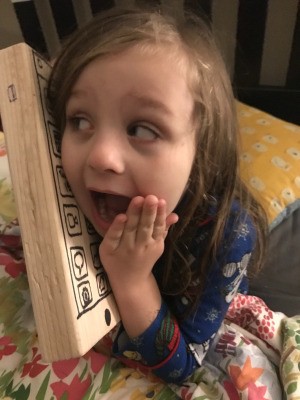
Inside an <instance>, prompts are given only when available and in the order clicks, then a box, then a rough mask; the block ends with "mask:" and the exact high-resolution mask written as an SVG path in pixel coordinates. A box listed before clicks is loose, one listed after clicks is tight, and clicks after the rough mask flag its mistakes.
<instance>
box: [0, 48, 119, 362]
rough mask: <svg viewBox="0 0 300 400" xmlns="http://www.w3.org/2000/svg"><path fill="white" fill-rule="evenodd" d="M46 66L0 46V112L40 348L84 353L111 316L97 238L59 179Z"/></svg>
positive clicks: (55, 354)
mask: <svg viewBox="0 0 300 400" xmlns="http://www.w3.org/2000/svg"><path fill="white" fill-rule="evenodd" d="M49 72H50V66H49V65H48V64H47V63H46V62H45V61H44V60H43V59H42V58H41V57H40V56H39V55H38V54H37V53H35V52H34V51H33V50H32V49H31V48H30V47H28V46H27V45H25V44H18V45H15V46H11V47H9V48H7V49H5V50H2V51H0V113H1V119H2V124H3V129H4V133H5V139H6V144H7V148H8V156H9V164H10V170H11V176H12V182H13V189H14V195H15V200H16V206H17V211H18V218H19V223H20V228H21V235H22V242H23V247H24V255H25V260H26V266H27V274H28V280H29V285H30V291H31V297H32V303H33V311H34V315H35V320H36V325H37V331H38V336H39V342H40V347H41V352H42V355H43V358H44V360H45V361H55V360H59V359H68V358H72V357H77V356H81V355H83V354H85V353H86V352H87V351H88V350H89V349H90V348H91V347H93V345H95V344H96V343H97V342H98V340H99V339H100V338H101V337H102V336H104V335H105V334H106V333H107V332H108V331H109V330H110V329H112V328H113V327H114V326H115V324H116V323H117V322H118V321H119V315H118V312H117V308H116V305H115V302H114V299H113V297H112V293H111V289H110V287H109V284H108V281H107V278H106V275H105V273H104V270H103V268H102V267H101V265H100V262H99V257H98V246H99V238H98V237H97V235H96V234H95V232H94V231H93V229H92V227H91V226H90V224H89V223H88V222H87V221H86V220H85V218H84V216H83V215H82V213H81V212H80V210H79V208H78V207H77V204H76V202H75V199H74V197H73V194H72V192H71V190H70V187H69V185H68V183H67V181H66V179H65V176H64V173H63V170H62V167H61V160H60V140H59V135H58V132H57V130H56V128H55V126H54V124H53V121H52V118H51V115H50V114H49V112H48V111H47V106H46V103H45V99H44V93H45V88H46V85H47V76H48V74H49Z"/></svg>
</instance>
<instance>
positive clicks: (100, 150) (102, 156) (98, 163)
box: [88, 135, 125, 174]
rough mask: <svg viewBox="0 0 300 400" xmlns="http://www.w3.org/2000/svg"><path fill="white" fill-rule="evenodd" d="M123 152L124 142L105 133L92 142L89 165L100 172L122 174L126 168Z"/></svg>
mask: <svg viewBox="0 0 300 400" xmlns="http://www.w3.org/2000/svg"><path fill="white" fill-rule="evenodd" d="M123 153H124V152H123V149H122V144H121V143H120V141H119V140H118V138H113V137H109V135H105V137H101V138H98V139H97V140H96V141H95V142H94V143H93V144H92V146H91V149H90V153H89V156H88V166H89V167H90V168H92V169H93V170H95V171H97V172H99V173H101V172H113V173H116V174H122V173H123V172H124V168H125V164H124V157H123Z"/></svg>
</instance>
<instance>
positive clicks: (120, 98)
mask: <svg viewBox="0 0 300 400" xmlns="http://www.w3.org/2000/svg"><path fill="white" fill-rule="evenodd" d="M166 50H167V49H164V50H162V51H161V52H159V53H157V54H154V55H153V54H152V55H151V54H148V53H147V52H143V53H142V54H141V53H140V52H139V51H138V50H137V49H135V48H132V49H129V50H126V51H124V52H122V53H119V54H117V55H111V56H106V57H104V58H99V59H96V60H94V61H93V62H91V63H90V64H89V65H88V66H87V67H85V69H84V70H83V72H82V73H81V75H80V76H79V79H78V80H77V81H76V83H75V85H74V87H73V90H72V93H71V96H70V98H69V100H68V102H67V105H66V118H67V123H66V128H65V131H64V134H63V139H62V161H63V167H64V170H65V173H66V176H67V179H68V181H69V183H70V185H71V188H72V191H73V193H74V195H75V197H76V200H77V202H78V204H79V206H80V208H81V209H82V211H83V213H84V214H85V215H86V216H87V218H88V219H89V220H90V221H91V223H92V224H93V225H94V226H95V229H96V230H97V231H98V232H99V233H100V234H101V235H103V234H105V232H106V231H107V230H108V228H109V226H110V224H111V223H112V221H113V219H114V217H115V216H116V215H117V214H119V213H121V212H122V213H124V212H126V209H127V206H128V204H129V201H130V200H131V199H132V198H133V197H135V196H146V195H149V194H152V195H155V196H157V198H159V199H164V200H165V201H166V204H167V213H168V214H169V213H171V212H172V211H173V210H174V208H175V207H176V205H177V204H178V202H179V200H180V198H181V196H182V194H183V193H184V191H185V188H186V185H187V182H188V179H189V175H190V172H191V167H192V164H193V160H194V154H195V132H194V130H193V126H192V125H193V124H192V112H193V106H194V102H193V98H192V95H191V93H190V91H189V89H188V87H187V82H186V77H185V76H186V72H185V71H183V69H184V68H182V66H181V68H180V67H179V66H178V65H177V63H176V62H175V61H174V60H173V61H172V57H166V55H165V53H166Z"/></svg>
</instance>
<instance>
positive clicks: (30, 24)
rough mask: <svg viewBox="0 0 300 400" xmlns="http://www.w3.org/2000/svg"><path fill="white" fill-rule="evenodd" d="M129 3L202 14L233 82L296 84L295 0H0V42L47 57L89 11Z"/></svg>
mask: <svg viewBox="0 0 300 400" xmlns="http://www.w3.org/2000/svg"><path fill="white" fill-rule="evenodd" d="M135 4H136V5H139V6H145V7H154V6H157V5H159V6H161V7H162V8H163V9H166V10H167V9H168V10H169V12H172V13H174V14H180V13H182V11H183V9H188V10H192V11H194V12H195V13H199V14H205V15H207V16H208V17H209V18H210V19H211V21H212V24H213V27H214V29H215V32H216V35H217V37H218V39H219V43H220V47H221V49H222V51H223V55H224V58H225V60H226V62H227V65H228V68H229V70H230V73H231V76H232V79H233V80H234V82H235V84H236V86H237V87H259V86H261V85H269V86H275V87H281V88H292V89H293V90H295V89H300V0H284V1H283V0H63V1H62V0H27V1H20V0H1V1H0V47H1V48H3V47H6V46H8V45H11V44H14V43H17V42H19V41H22V40H24V41H26V42H27V43H28V44H29V45H31V46H32V47H33V48H35V49H36V50H37V51H39V52H41V53H43V54H45V55H47V56H50V57H53V56H54V55H55V54H56V52H57V51H58V50H59V48H60V45H61V41H62V40H63V39H64V38H66V37H67V36H68V35H69V34H70V33H71V32H72V31H73V30H74V29H76V28H77V27H78V26H81V25H83V24H84V23H85V22H86V21H88V20H89V19H90V18H92V16H93V15H94V14H95V13H97V12H99V11H100V10H103V9H107V8H110V7H114V6H115V5H118V6H124V7H130V6H132V5H135Z"/></svg>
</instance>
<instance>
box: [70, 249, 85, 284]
mask: <svg viewBox="0 0 300 400" xmlns="http://www.w3.org/2000/svg"><path fill="white" fill-rule="evenodd" d="M70 253H71V261H72V269H73V274H74V276H75V278H76V279H77V280H78V281H80V280H82V279H84V278H86V277H87V276H88V269H87V263H86V258H85V254H84V248H83V247H71V248H70Z"/></svg>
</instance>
